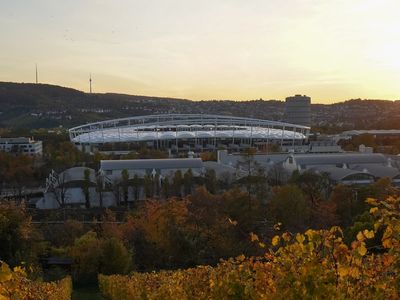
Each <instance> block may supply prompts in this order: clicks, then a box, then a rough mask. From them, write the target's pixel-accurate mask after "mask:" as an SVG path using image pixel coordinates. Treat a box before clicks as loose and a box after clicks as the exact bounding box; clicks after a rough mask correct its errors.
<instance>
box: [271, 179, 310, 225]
mask: <svg viewBox="0 0 400 300" xmlns="http://www.w3.org/2000/svg"><path fill="white" fill-rule="evenodd" d="M269 205H270V212H271V215H272V217H273V218H274V220H275V222H276V223H278V222H281V223H282V224H283V226H284V228H286V229H287V230H289V231H292V232H298V231H300V230H303V229H304V228H306V227H307V224H308V222H309V216H310V207H309V206H308V205H307V201H306V199H305V196H304V193H303V191H302V190H301V189H300V188H299V187H297V186H295V185H284V186H281V187H275V188H274V189H273V195H272V198H271V202H270V204H269Z"/></svg>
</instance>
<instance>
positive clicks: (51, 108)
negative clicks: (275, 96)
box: [0, 82, 400, 131]
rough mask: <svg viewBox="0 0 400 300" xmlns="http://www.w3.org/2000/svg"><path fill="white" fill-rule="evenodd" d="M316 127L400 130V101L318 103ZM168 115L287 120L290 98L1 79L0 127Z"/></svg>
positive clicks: (314, 114) (314, 109) (68, 124)
mask: <svg viewBox="0 0 400 300" xmlns="http://www.w3.org/2000/svg"><path fill="white" fill-rule="evenodd" d="M311 110H312V122H313V126H315V127H317V128H318V129H322V130H324V131H338V130H347V129H370V128H374V129H380V128H385V129H387V128H400V102H397V101H394V102H393V101H383V100H368V101H366V100H361V99H355V100H349V101H345V102H341V103H335V104H330V105H323V104H312V106H311ZM164 113H211V114H215V113H217V114H223V115H233V116H243V117H254V118H260V119H270V120H282V118H283V113H284V102H282V101H276V100H268V101H265V100H252V101H241V102H240V101H230V100H212V101H191V100H188V99H176V98H166V97H150V96H140V95H124V94H115V93H104V94H100V93H94V94H88V93H84V92H82V91H78V90H75V89H71V88H66V87H61V86H54V85H48V84H31V83H9V82H0V127H12V128H41V127H43V128H50V127H56V126H60V125H62V126H64V127H72V126H76V125H80V124H85V123H89V122H95V121H99V120H106V119H112V118H122V117H128V116H137V115H147V114H164Z"/></svg>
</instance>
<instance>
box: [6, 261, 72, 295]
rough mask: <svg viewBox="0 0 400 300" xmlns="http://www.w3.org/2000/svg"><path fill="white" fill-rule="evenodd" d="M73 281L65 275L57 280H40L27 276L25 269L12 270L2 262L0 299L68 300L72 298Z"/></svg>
mask: <svg viewBox="0 0 400 300" xmlns="http://www.w3.org/2000/svg"><path fill="white" fill-rule="evenodd" d="M71 293H72V281H71V278H70V277H65V278H64V279H61V280H59V281H55V282H39V281H32V280H29V279H27V278H26V273H25V271H24V270H23V269H22V268H20V267H16V268H14V270H11V269H10V268H9V266H8V265H7V264H6V263H3V262H0V299H1V300H6V299H35V300H68V299H71Z"/></svg>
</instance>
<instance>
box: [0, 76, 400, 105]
mask: <svg viewBox="0 0 400 300" xmlns="http://www.w3.org/2000/svg"><path fill="white" fill-rule="evenodd" d="M1 83H6V84H7V83H9V84H29V85H33V86H35V85H37V86H40V85H48V86H53V87H59V88H66V89H73V90H76V91H78V92H82V93H84V94H87V95H90V94H95V95H96V94H98V95H106V94H115V95H124V96H136V97H155V98H165V99H176V100H184V101H193V102H200V101H232V102H250V101H278V102H283V103H284V102H285V100H286V97H291V96H295V95H296V94H293V95H287V96H286V97H285V98H284V99H273V98H265V99H264V98H259V99H238V100H234V99H189V98H178V97H169V96H163V95H142V94H127V93H120V92H113V91H104V92H96V91H93V92H92V93H90V92H89V91H84V90H81V89H77V88H74V87H70V86H63V85H59V84H51V83H46V82H38V83H35V82H15V81H0V84H1ZM301 95H304V94H301ZM304 96H309V97H311V96H310V95H304ZM353 100H361V101H389V102H396V101H400V99H363V98H351V99H342V100H338V101H335V102H330V103H323V102H316V101H314V100H313V98H312V97H311V105H313V104H322V105H331V104H340V103H344V102H347V101H353Z"/></svg>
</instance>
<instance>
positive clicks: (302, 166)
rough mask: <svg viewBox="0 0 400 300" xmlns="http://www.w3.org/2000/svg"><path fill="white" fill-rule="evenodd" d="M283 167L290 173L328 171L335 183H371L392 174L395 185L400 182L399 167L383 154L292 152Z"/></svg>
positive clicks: (390, 176) (391, 177)
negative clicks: (394, 165) (393, 164)
mask: <svg viewBox="0 0 400 300" xmlns="http://www.w3.org/2000/svg"><path fill="white" fill-rule="evenodd" d="M283 167H284V168H285V169H286V170H288V171H289V172H293V171H296V170H297V171H299V172H300V173H302V172H305V171H313V172H316V173H320V174H322V173H327V174H328V175H329V177H330V178H331V180H332V181H334V182H335V183H342V184H369V183H372V182H374V181H375V180H376V179H379V178H382V177H389V178H390V179H391V181H392V183H393V184H394V185H400V171H399V169H397V168H395V167H393V166H392V161H391V159H390V158H388V157H386V156H385V155H383V154H380V153H373V154H371V153H335V154H292V155H289V156H288V157H287V158H286V159H285V161H284V162H283Z"/></svg>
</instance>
